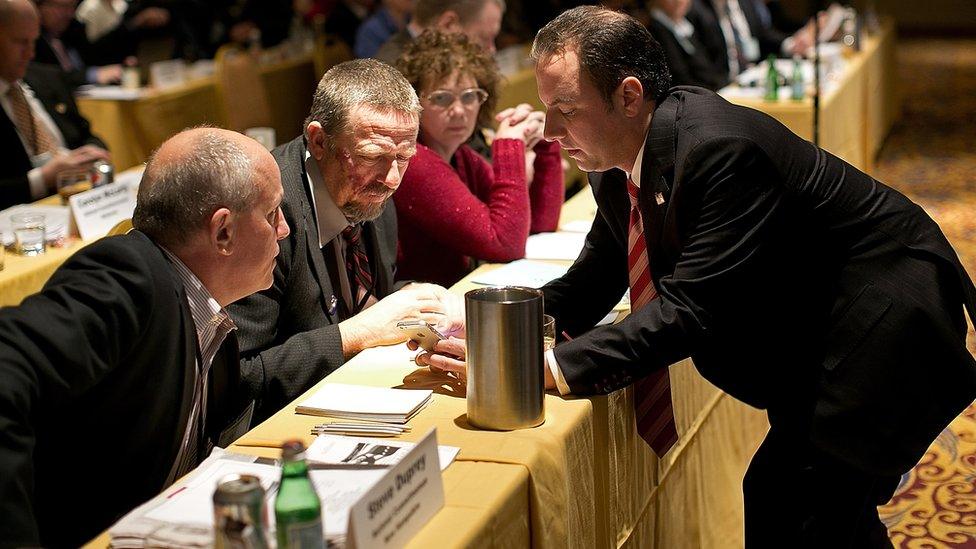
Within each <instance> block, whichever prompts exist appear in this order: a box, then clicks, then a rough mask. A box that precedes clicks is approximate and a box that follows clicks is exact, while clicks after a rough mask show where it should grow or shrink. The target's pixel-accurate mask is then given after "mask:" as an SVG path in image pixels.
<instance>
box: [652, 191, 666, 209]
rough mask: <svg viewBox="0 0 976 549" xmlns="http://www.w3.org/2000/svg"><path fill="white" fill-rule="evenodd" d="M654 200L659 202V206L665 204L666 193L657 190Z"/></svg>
mask: <svg viewBox="0 0 976 549" xmlns="http://www.w3.org/2000/svg"><path fill="white" fill-rule="evenodd" d="M654 201H655V202H657V205H658V206H660V205H661V204H664V193H662V192H656V193H654Z"/></svg>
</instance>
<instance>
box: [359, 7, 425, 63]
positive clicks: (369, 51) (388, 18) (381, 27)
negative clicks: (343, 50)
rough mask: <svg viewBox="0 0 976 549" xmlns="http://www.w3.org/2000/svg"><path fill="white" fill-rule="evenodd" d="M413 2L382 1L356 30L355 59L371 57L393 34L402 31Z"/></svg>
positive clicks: (410, 13) (408, 19) (408, 17)
mask: <svg viewBox="0 0 976 549" xmlns="http://www.w3.org/2000/svg"><path fill="white" fill-rule="evenodd" d="M413 4H414V0H383V1H382V2H381V3H380V7H379V8H378V9H377V10H376V11H375V12H373V15H371V16H369V19H366V20H365V21H363V24H362V25H360V26H359V29H358V30H356V44H355V46H353V53H355V54H356V57H373V56H374V55H376V52H378V51H379V49H380V47H382V46H383V44H385V43H386V41H387V40H389V39H390V37H391V36H393V35H394V34H396V33H398V32H400V31H402V30H403V29H404V28H405V27H406V26H407V22H409V21H410V16H411V15H412V14H413Z"/></svg>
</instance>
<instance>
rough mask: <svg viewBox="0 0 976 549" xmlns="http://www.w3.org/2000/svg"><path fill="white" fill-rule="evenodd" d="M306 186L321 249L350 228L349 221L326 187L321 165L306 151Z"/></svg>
mask: <svg viewBox="0 0 976 549" xmlns="http://www.w3.org/2000/svg"><path fill="white" fill-rule="evenodd" d="M305 174H306V177H305V185H306V186H307V187H308V189H309V190H310V191H311V192H310V193H309V195H310V196H311V197H312V212H313V213H314V215H315V224H316V225H317V227H318V230H319V247H320V248H321V247H322V246H324V245H325V244H326V243H327V242H330V241H332V240H333V239H334V238H335V237H337V236H339V233H341V232H342V230H343V229H345V228H346V227H348V226H349V221H348V220H347V219H346V216H345V215H344V214H343V213H342V210H340V209H339V207H338V206H336V203H335V200H334V199H333V198H332V195H331V194H330V193H329V189H327V188H326V187H325V178H324V177H323V176H322V171H321V170H319V164H318V162H316V161H315V158H313V157H312V154H311V153H310V152H309V151H308V149H307V148H306V149H305Z"/></svg>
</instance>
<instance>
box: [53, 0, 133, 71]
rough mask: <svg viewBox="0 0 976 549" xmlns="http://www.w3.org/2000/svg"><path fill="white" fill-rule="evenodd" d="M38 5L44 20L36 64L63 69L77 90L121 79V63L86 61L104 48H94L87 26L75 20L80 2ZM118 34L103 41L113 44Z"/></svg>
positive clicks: (64, 0) (63, 0) (57, 0)
mask: <svg viewBox="0 0 976 549" xmlns="http://www.w3.org/2000/svg"><path fill="white" fill-rule="evenodd" d="M36 4H37V11H38V13H39V14H40V16H41V37H40V38H39V39H38V41H37V44H35V46H34V48H35V51H36V53H35V56H34V62H35V63H44V64H47V65H53V66H56V67H61V70H63V71H64V72H65V73H66V74H67V75H68V79H69V80H68V81H69V82H71V83H72V84H74V85H75V86H80V85H82V84H115V83H118V82H119V81H120V80H121V79H122V65H121V63H112V64H107V65H104V66H94V65H93V64H92V63H91V61H90V58H86V55H87V54H89V52H92V50H95V49H96V48H99V47H104V46H100V45H98V44H92V43H91V42H90V41H89V40H88V37H87V36H86V35H85V29H84V26H83V25H82V24H81V23H80V22H79V21H78V20H76V19H75V10H76V8H77V5H78V2H77V0H38V1H37V2H36ZM118 34H119V33H118V31H117V32H116V33H113V34H110V35H106V36H104V37H102V39H101V41H102V42H103V43H109V44H110V43H112V42H114V41H115V40H116V37H117V35H118Z"/></svg>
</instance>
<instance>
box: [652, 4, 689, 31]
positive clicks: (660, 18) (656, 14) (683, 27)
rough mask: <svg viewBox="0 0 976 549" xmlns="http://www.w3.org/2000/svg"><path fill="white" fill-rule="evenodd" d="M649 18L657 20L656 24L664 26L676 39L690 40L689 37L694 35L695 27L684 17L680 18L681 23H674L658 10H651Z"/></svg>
mask: <svg viewBox="0 0 976 549" xmlns="http://www.w3.org/2000/svg"><path fill="white" fill-rule="evenodd" d="M651 17H653V18H654V19H655V20H657V22H658V23H660V24H662V25H664V26H665V27H666V28H667V29H668V30H669V31H671V32H672V33H673V34H674V35H675V36H677V37H678V38H690V37H691V35H693V34H695V27H693V26H692V25H691V23H689V22H688V20H687V19H685V18H684V17H682V18H681V21H678V22H675V20H674V19H671V18H670V17H668V15H667V14H666V13H664V12H663V11H661V9H660V8H654V9H652V10H651Z"/></svg>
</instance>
